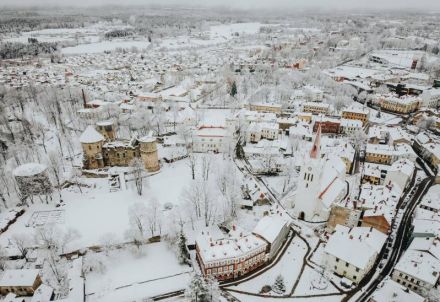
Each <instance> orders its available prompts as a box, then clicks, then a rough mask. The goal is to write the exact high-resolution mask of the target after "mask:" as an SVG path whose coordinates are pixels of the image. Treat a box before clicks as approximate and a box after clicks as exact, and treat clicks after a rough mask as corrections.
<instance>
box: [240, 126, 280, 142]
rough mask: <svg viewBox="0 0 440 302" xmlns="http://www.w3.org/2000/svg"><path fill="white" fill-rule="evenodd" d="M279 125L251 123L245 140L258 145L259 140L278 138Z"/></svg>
mask: <svg viewBox="0 0 440 302" xmlns="http://www.w3.org/2000/svg"><path fill="white" fill-rule="evenodd" d="M278 132H279V125H278V124H277V123H269V122H262V123H257V122H251V123H250V125H249V128H248V130H247V140H248V142H251V143H258V142H259V141H260V140H261V139H269V140H274V139H277V138H278Z"/></svg>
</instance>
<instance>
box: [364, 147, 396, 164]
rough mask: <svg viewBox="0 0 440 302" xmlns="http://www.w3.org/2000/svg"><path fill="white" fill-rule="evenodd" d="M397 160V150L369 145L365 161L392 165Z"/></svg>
mask: <svg viewBox="0 0 440 302" xmlns="http://www.w3.org/2000/svg"><path fill="white" fill-rule="evenodd" d="M394 160H395V149H394V147H392V146H388V145H376V144H367V148H366V155H365V161H367V162H370V163H377V164H385V165H390V164H391V163H393V162H394Z"/></svg>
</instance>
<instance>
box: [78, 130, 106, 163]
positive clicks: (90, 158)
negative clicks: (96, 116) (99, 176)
mask: <svg viewBox="0 0 440 302" xmlns="http://www.w3.org/2000/svg"><path fill="white" fill-rule="evenodd" d="M79 141H80V142H81V146H82V148H83V168H84V169H98V168H103V167H104V160H103V157H102V145H103V144H104V141H105V138H104V136H103V135H102V134H100V133H99V132H98V131H96V130H95V128H94V127H93V126H88V127H87V128H86V130H84V132H83V134H81V136H80V138H79Z"/></svg>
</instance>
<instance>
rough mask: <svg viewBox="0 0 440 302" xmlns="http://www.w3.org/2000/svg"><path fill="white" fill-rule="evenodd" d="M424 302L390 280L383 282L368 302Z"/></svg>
mask: <svg viewBox="0 0 440 302" xmlns="http://www.w3.org/2000/svg"><path fill="white" fill-rule="evenodd" d="M391 301H395V302H426V299H425V298H424V297H422V296H420V295H418V294H417V293H415V292H413V291H410V290H409V289H408V288H407V287H405V286H402V285H400V284H399V283H397V282H395V281H393V280H392V279H386V280H385V281H383V282H382V283H381V284H380V285H379V286H378V287H377V289H376V291H375V292H374V293H373V295H372V296H371V297H370V299H369V300H368V302H391Z"/></svg>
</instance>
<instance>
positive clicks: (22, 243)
mask: <svg viewBox="0 0 440 302" xmlns="http://www.w3.org/2000/svg"><path fill="white" fill-rule="evenodd" d="M10 242H11V243H12V245H13V246H14V247H15V248H16V249H17V251H19V253H20V255H21V257H23V259H25V260H26V261H27V258H26V256H27V253H28V250H29V247H30V245H31V238H29V237H28V236H27V235H25V234H15V235H13V236H12V237H11V240H10Z"/></svg>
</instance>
